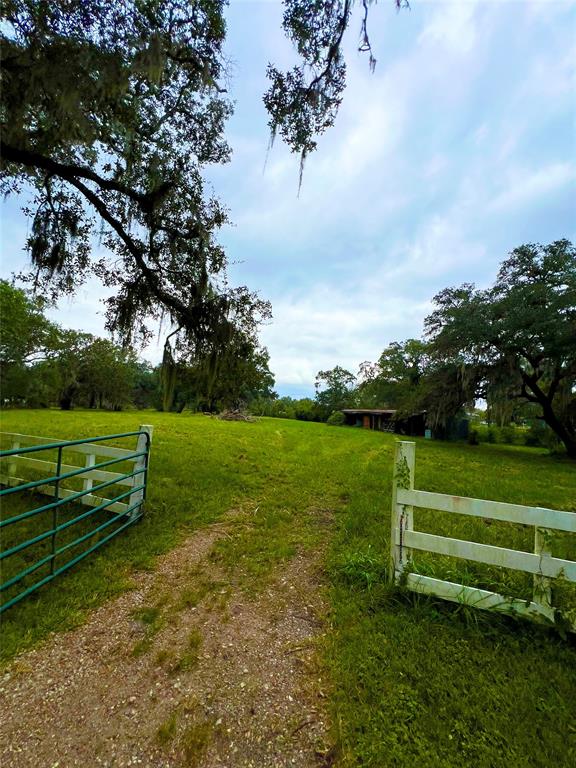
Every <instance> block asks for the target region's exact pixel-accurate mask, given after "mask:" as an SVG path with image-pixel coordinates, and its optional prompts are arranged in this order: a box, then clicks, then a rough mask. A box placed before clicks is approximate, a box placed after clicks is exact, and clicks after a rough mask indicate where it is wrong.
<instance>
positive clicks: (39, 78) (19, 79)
mask: <svg viewBox="0 0 576 768" xmlns="http://www.w3.org/2000/svg"><path fill="white" fill-rule="evenodd" d="M223 6H224V2H223V0H205V2H199V3H190V2H188V1H187V0H128V2H120V1H119V0H115V1H113V2H108V1H106V2H104V0H54V2H50V3H48V2H44V0H35V1H31V0H5V2H4V3H3V24H2V26H1V28H0V29H1V38H2V39H1V44H2V52H3V56H2V78H3V101H2V112H1V116H2V144H1V154H2V175H3V180H2V187H3V191H4V192H18V191H19V190H20V189H21V188H22V186H23V185H24V184H26V183H27V184H31V185H32V187H33V189H34V192H35V197H34V201H33V203H32V205H30V206H29V209H28V213H29V214H30V216H31V217H32V227H31V235H30V238H29V241H28V248H29V251H30V255H31V258H32V263H33V268H34V273H33V279H34V283H35V285H36V286H37V287H39V288H41V289H42V290H43V291H44V292H47V293H51V294H52V295H56V294H61V293H62V292H70V291H73V290H74V289H75V288H77V287H78V286H79V285H80V284H81V283H82V282H83V281H85V280H86V279H87V278H88V277H89V276H90V275H91V274H94V275H96V276H97V277H98V278H100V280H102V282H103V283H104V284H105V285H106V286H108V287H112V288H114V289H115V293H114V295H113V297H112V298H111V299H110V300H109V301H108V306H107V318H108V326H109V328H110V329H112V330H114V331H115V332H116V333H117V334H118V335H119V336H120V337H121V338H122V339H123V340H124V341H130V340H131V339H132V338H133V336H134V335H135V334H137V335H140V336H146V334H147V332H148V331H147V328H148V326H147V323H148V321H149V320H150V319H158V318H160V317H162V316H167V317H168V318H169V320H170V322H171V323H173V324H174V326H175V327H176V328H177V329H180V330H181V332H182V334H183V335H184V336H185V337H186V338H187V339H188V340H189V341H193V342H194V343H195V344H196V345H197V346H202V345H203V344H204V343H205V342H206V341H207V340H209V341H210V343H211V344H212V345H220V346H225V345H226V343H227V342H228V340H229V338H230V335H231V333H232V329H231V322H230V320H229V316H230V314H231V313H232V314H234V312H235V310H236V308H237V306H238V304H241V305H242V311H241V313H240V315H242V314H245V313H246V308H247V307H250V309H251V311H252V314H253V316H254V317H257V316H258V315H259V313H263V314H264V315H267V314H269V306H268V304H267V303H266V302H262V301H261V300H259V299H258V298H257V297H256V296H255V295H253V294H251V293H250V292H249V291H248V290H247V289H246V288H237V289H234V290H230V289H228V288H227V286H226V283H225V276H224V270H225V267H226V257H225V254H224V252H223V250H222V248H221V247H220V246H219V245H218V244H217V242H216V238H215V235H216V233H217V231H218V229H219V228H220V227H221V226H222V225H223V224H224V223H225V222H226V221H227V214H226V212H225V210H224V209H223V208H222V206H221V205H220V204H219V202H218V201H217V200H216V199H214V198H213V197H209V196H207V195H206V194H205V189H204V182H203V178H202V169H203V168H204V166H206V165H207V164H210V163H222V162H226V161H227V160H228V158H229V155H230V149H229V147H228V145H227V143H226V141H225V139H224V137H223V130H224V124H225V121H226V118H227V117H228V116H229V115H230V113H231V105H230V103H229V101H228V100H227V98H226V94H225V91H224V88H223V87H222V82H223V80H224V78H225V75H226V69H225V63H224V59H223V55H222V43H223V41H224V37H225V30H226V26H225V22H224V17H223ZM98 229H100V232H99V234H100V238H101V242H102V244H103V245H104V247H105V255H102V251H98V252H94V250H93V249H92V247H91V246H92V239H93V237H94V235H95V234H96V233H97V232H98ZM236 317H238V313H236Z"/></svg>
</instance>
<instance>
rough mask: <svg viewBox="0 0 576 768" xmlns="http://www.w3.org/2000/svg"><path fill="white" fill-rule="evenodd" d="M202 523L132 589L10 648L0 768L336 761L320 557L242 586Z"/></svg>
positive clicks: (265, 766)
mask: <svg viewBox="0 0 576 768" xmlns="http://www.w3.org/2000/svg"><path fill="white" fill-rule="evenodd" d="M233 525H234V522H233V521H229V522H226V523H224V524H220V525H215V526H211V527H207V528H204V529H202V530H200V531H198V532H197V533H196V534H194V535H193V536H191V537H190V538H189V539H188V540H187V541H186V542H185V543H184V544H183V545H181V546H180V547H179V548H178V549H175V550H173V551H172V552H170V553H169V554H168V555H166V556H165V557H163V558H162V559H160V560H159V561H158V563H157V565H156V568H155V570H154V572H152V573H140V574H138V575H137V576H136V578H135V582H136V585H135V588H134V589H133V590H131V591H129V592H127V593H125V594H123V595H121V596H120V597H119V598H117V599H115V600H113V601H110V602H109V603H107V604H105V605H104V606H102V607H101V608H99V609H97V610H96V611H94V613H93V614H92V615H91V618H90V619H89V621H88V622H87V623H86V624H84V625H83V626H81V627H80V628H78V629H76V630H73V631H71V632H67V633H62V634H57V635H53V636H52V637H51V638H49V640H48V641H47V643H45V644H44V645H42V646H41V647H39V648H37V649H35V650H33V651H31V652H28V653H26V654H23V655H22V656H20V657H18V658H17V659H16V660H15V661H14V662H13V663H12V664H11V665H10V666H9V667H8V668H7V670H6V671H5V674H4V675H3V677H2V680H1V682H0V709H1V717H0V764H2V765H3V766H6V768H9V767H10V768H25V767H26V768H40V766H42V767H43V768H44V767H46V768H56V767H58V768H69V767H70V768H71V767H72V766H84V767H86V768H90V767H91V766H109V767H110V768H112V766H113V767H114V768H120V767H123V766H150V767H151V768H152V767H153V768H168V767H169V766H170V767H172V766H179V767H181V766H199V767H202V768H213V767H214V768H215V767H216V766H218V768H222V767H223V766H225V767H226V768H248V767H249V766H250V767H251V768H276V767H278V768H280V767H282V768H284V767H285V766H286V767H287V766H290V767H292V766H297V767H299V768H304V767H306V768H312V767H314V768H318V767H319V766H323V767H326V766H329V765H331V764H332V762H333V759H332V752H331V750H330V749H329V746H328V723H327V719H326V714H325V708H324V703H325V695H326V694H325V681H324V680H323V678H322V675H321V672H320V669H319V666H318V664H317V659H316V656H317V644H318V642H317V641H318V639H319V638H320V637H321V634H322V632H323V626H324V620H323V617H324V615H325V608H324V605H323V598H322V590H321V582H322V577H321V574H320V570H319V565H318V563H319V559H318V556H317V555H311V554H310V553H307V554H305V555H304V554H299V555H297V556H296V557H294V558H293V559H292V560H291V561H290V562H288V563H286V564H284V565H283V567H282V568H279V569H278V571H277V573H276V574H275V576H274V578H273V579H272V580H271V581H269V582H268V584H267V587H266V588H265V589H264V590H263V591H261V592H260V593H258V594H255V595H248V594H247V593H246V592H245V591H243V590H241V589H240V588H239V587H238V586H237V585H235V583H234V574H233V573H232V574H231V573H230V572H228V571H227V572H224V571H223V570H222V569H221V568H220V566H219V565H218V563H217V561H215V560H214V558H213V557H211V552H212V551H213V547H214V545H215V544H216V543H217V542H218V540H219V539H220V538H222V537H225V536H229V526H233Z"/></svg>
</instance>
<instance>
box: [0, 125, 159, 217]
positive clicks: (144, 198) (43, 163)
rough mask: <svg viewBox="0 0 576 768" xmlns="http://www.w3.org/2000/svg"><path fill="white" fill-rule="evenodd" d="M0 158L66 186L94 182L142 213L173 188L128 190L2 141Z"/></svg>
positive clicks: (79, 167) (77, 167)
mask: <svg viewBox="0 0 576 768" xmlns="http://www.w3.org/2000/svg"><path fill="white" fill-rule="evenodd" d="M0 155H1V157H2V159H3V160H5V161H7V162H9V163H18V164H19V165H24V166H26V167H27V168H38V169H41V170H43V171H47V172H48V173H50V174H52V175H54V176H59V177H60V178H61V179H64V180H66V181H69V182H72V180H73V179H75V178H80V179H87V180H88V181H93V182H94V183H95V184H97V185H98V186H99V187H100V189H103V190H107V191H110V192H119V193H120V194H122V195H125V196H126V197H128V198H129V199H130V200H132V201H133V202H135V203H137V204H138V205H139V206H140V208H141V209H142V210H143V211H145V212H149V211H151V210H152V209H153V208H154V205H155V204H156V202H157V201H158V200H159V199H160V198H162V197H164V195H165V194H166V193H167V192H168V191H169V190H170V189H171V188H172V186H173V183H172V182H164V183H163V184H161V185H160V186H159V187H157V188H156V189H155V190H152V191H151V192H146V193H142V192H137V191H136V190H134V189H132V188H131V187H128V186H126V184H121V183H120V182H118V181H114V180H113V179H105V178H104V177H103V176H100V175H99V174H98V173H96V172H95V171H93V170H92V169H91V168H87V167H86V166H83V165H73V164H69V163H59V162H58V161H57V160H53V159H52V158H51V157H46V156H45V155H41V154H40V153H39V152H34V151H32V150H29V149H21V148H20V147H13V146H11V145H10V144H7V143H6V142H5V141H2V140H0Z"/></svg>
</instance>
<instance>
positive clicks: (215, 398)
mask: <svg viewBox="0 0 576 768" xmlns="http://www.w3.org/2000/svg"><path fill="white" fill-rule="evenodd" d="M269 364H270V356H269V354H268V350H267V349H266V348H265V347H261V346H260V345H259V344H258V341H257V339H256V337H253V338H250V337H248V336H246V335H243V334H241V333H236V334H235V336H234V339H233V341H231V342H230V343H229V344H228V346H227V347H226V349H225V350H222V351H220V353H219V354H217V355H215V356H214V357H212V356H205V355H202V356H199V357H197V358H194V357H191V358H190V359H189V360H186V359H185V358H184V357H182V358H181V359H180V361H179V362H178V363H176V364H175V365H174V366H173V367H172V369H171V370H172V372H173V375H172V378H171V379H170V380H167V378H166V371H167V370H168V368H167V367H166V366H163V370H162V381H161V384H162V393H163V406H162V407H163V410H171V409H173V408H174V409H176V410H177V411H178V412H181V411H182V410H184V408H185V407H186V406H189V407H191V408H192V409H193V410H203V411H211V412H212V411H218V410H224V409H229V408H244V407H246V406H248V405H250V403H252V401H253V400H256V399H263V398H264V399H265V398H272V395H273V386H274V375H273V374H272V373H271V371H270V369H269Z"/></svg>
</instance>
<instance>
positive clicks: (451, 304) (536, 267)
mask: <svg viewBox="0 0 576 768" xmlns="http://www.w3.org/2000/svg"><path fill="white" fill-rule="evenodd" d="M434 302H435V304H436V306H437V308H436V310H435V311H434V312H433V313H432V314H431V315H430V316H429V317H428V318H427V319H426V323H425V326H426V333H427V337H428V338H429V340H430V341H431V343H432V347H433V349H434V352H435V354H436V355H437V356H440V357H441V358H443V359H445V360H450V361H452V362H453V364H454V366H455V367H457V368H460V369H461V370H462V371H463V372H466V375H467V377H468V379H469V380H472V381H473V382H474V390H475V394H476V395H477V396H480V397H481V396H484V397H488V398H489V397H490V395H491V394H493V393H494V392H496V393H498V395H499V396H500V397H502V394H503V393H505V394H506V396H507V397H508V398H509V399H518V400H519V401H522V402H527V403H535V404H537V405H538V406H539V408H540V409H541V412H542V416H543V418H544V420H545V421H546V423H547V424H548V425H549V426H550V428H551V429H552V430H553V431H554V432H555V433H556V434H557V436H558V437H559V439H560V440H561V441H562V442H563V443H564V445H565V446H566V450H567V452H568V454H569V455H570V456H571V457H573V458H576V249H575V248H574V246H573V245H572V244H571V243H570V242H569V241H568V240H558V241H556V242H553V243H551V244H550V245H546V246H542V245H534V244H528V245H522V246H520V247H519V248H515V249H514V250H513V251H512V252H511V254H510V256H509V257H508V259H506V260H505V261H504V262H503V264H502V266H501V267H500V270H499V272H498V275H497V278H496V281H495V283H494V285H493V286H492V287H491V288H488V289H486V290H477V289H475V287H474V286H473V285H470V284H465V285H462V286H460V287H459V288H447V289H445V290H444V291H441V292H440V293H439V294H438V295H437V296H436V297H435V298H434Z"/></svg>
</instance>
